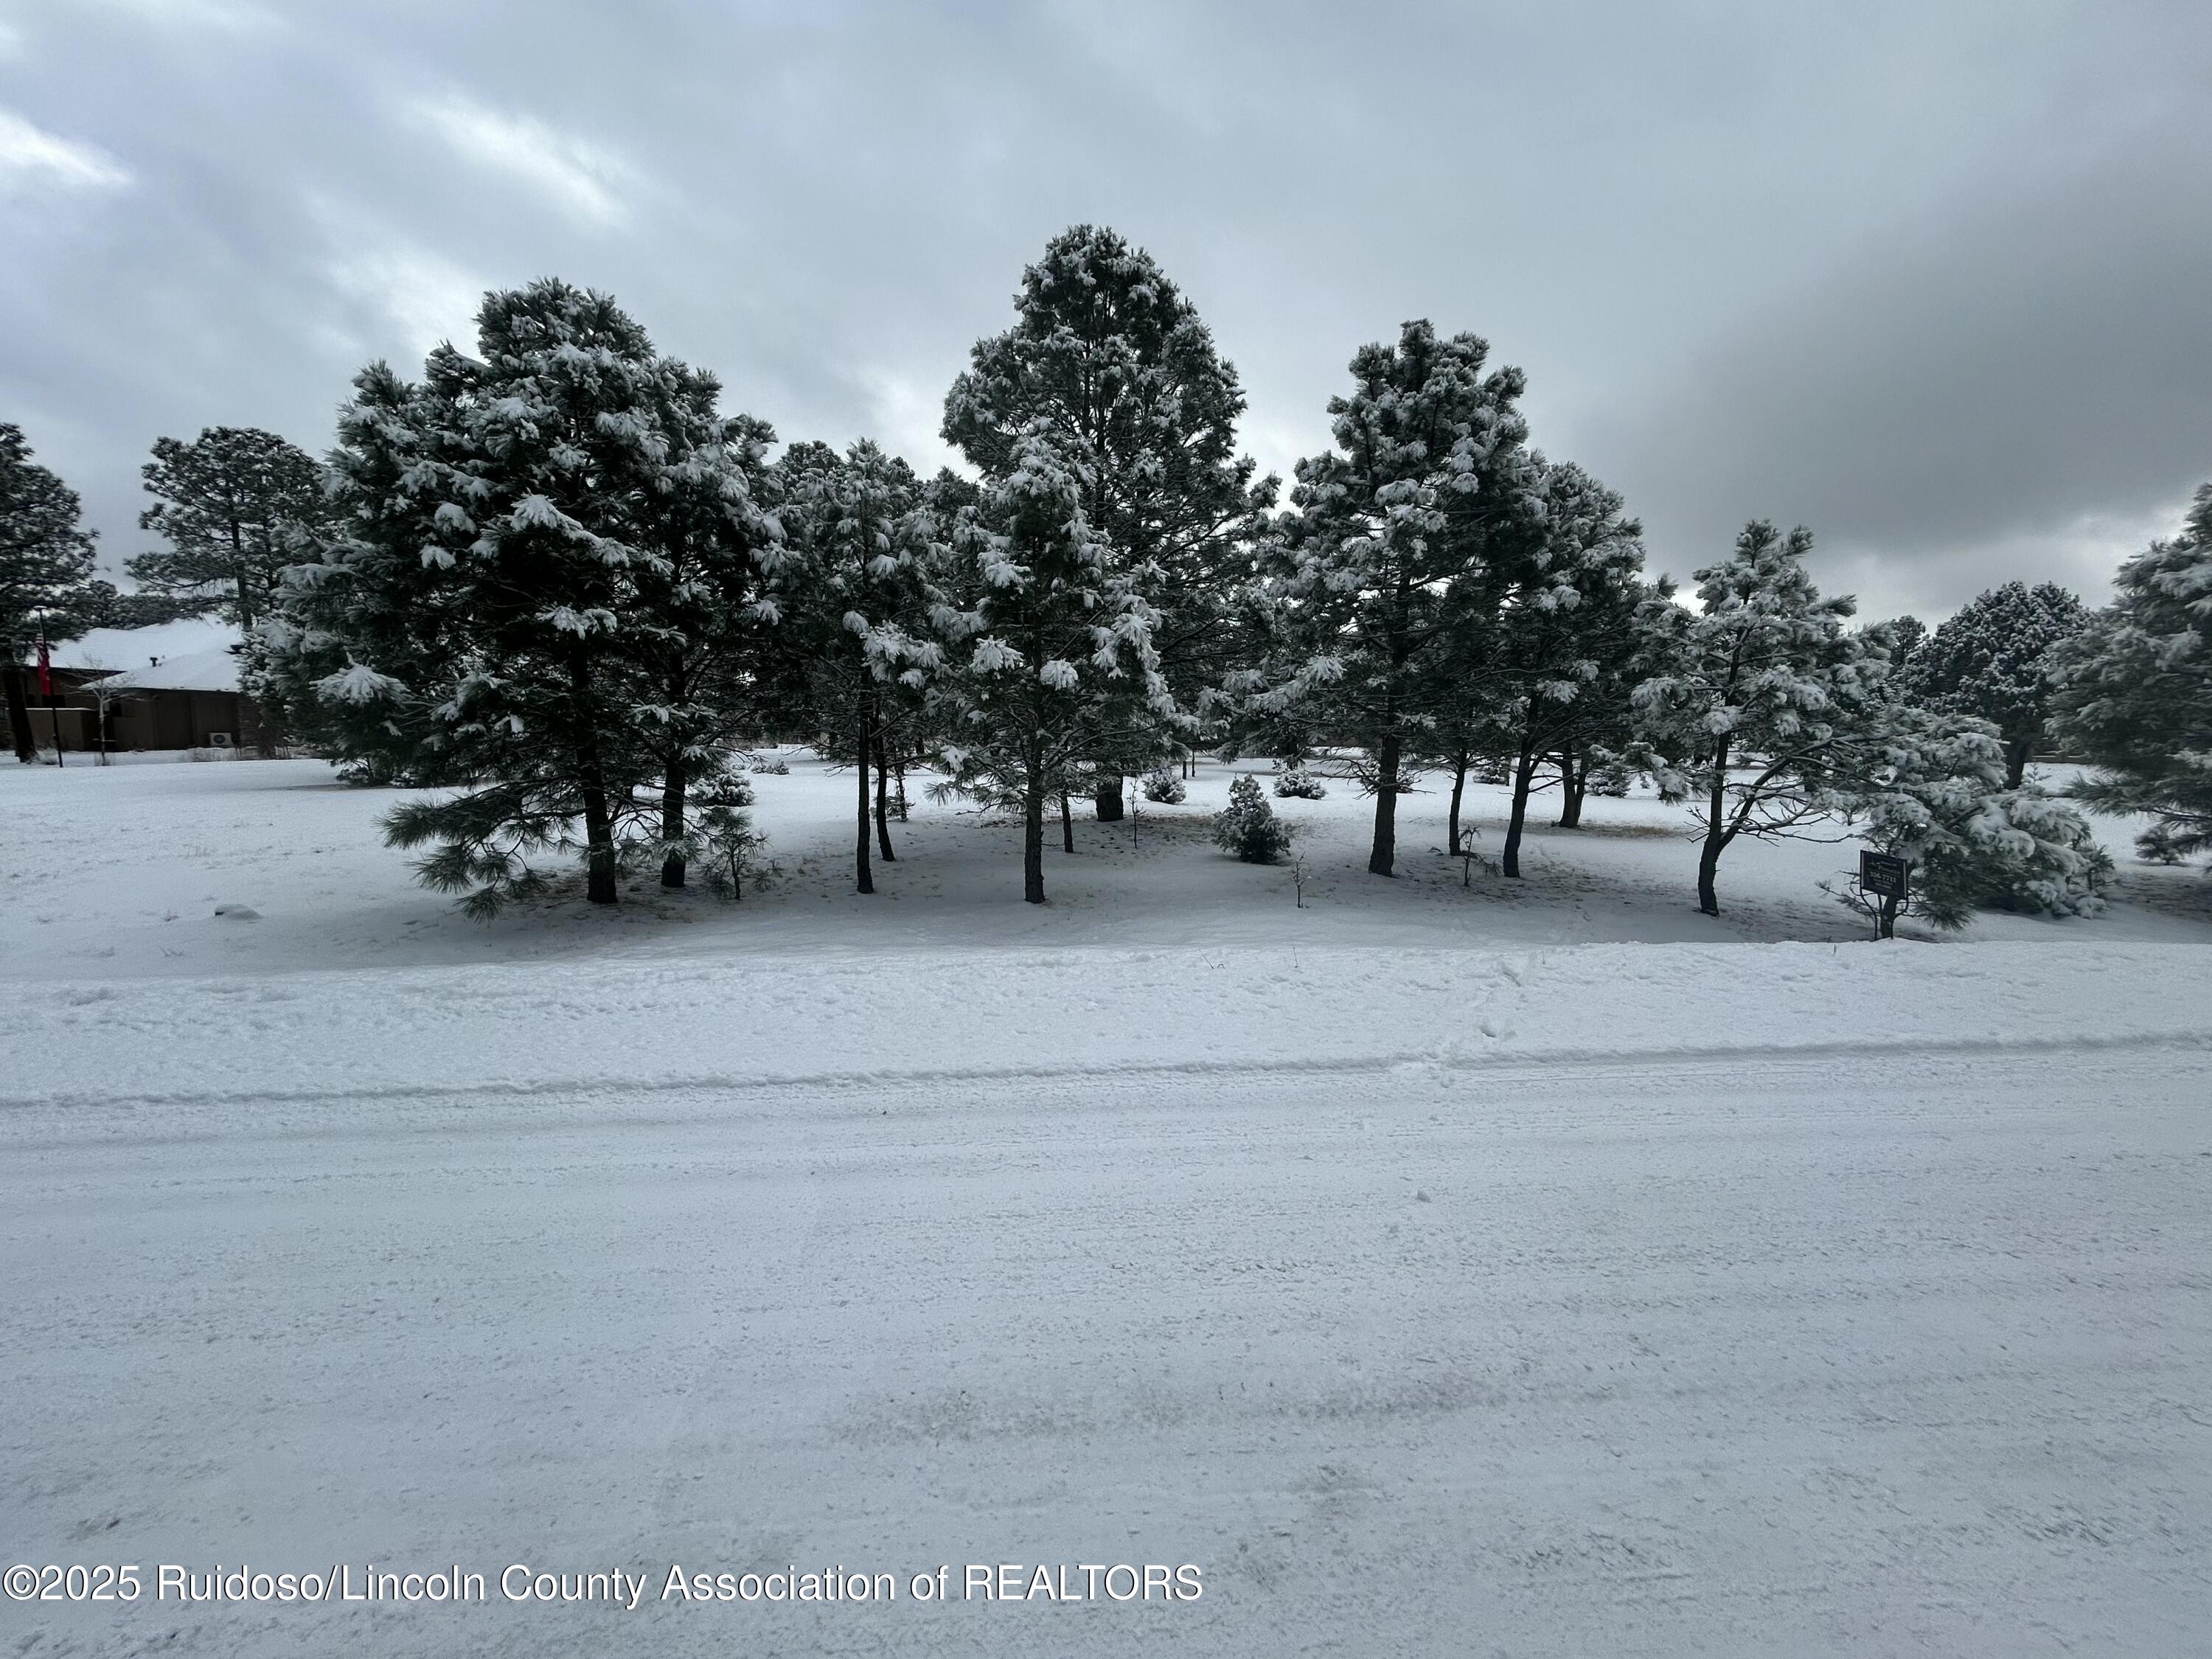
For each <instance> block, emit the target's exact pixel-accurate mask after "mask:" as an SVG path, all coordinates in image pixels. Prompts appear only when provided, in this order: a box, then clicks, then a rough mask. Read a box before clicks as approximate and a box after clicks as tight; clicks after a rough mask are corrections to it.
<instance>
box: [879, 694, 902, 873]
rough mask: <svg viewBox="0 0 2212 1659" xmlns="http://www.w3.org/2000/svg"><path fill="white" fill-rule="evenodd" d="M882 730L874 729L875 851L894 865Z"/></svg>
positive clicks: (888, 771) (895, 855)
mask: <svg viewBox="0 0 2212 1659" xmlns="http://www.w3.org/2000/svg"><path fill="white" fill-rule="evenodd" d="M890 782H891V781H890V767H888V766H887V765H885V764H884V728H883V727H882V726H877V727H876V851H877V853H878V854H879V855H881V857H882V859H883V861H884V863H885V864H896V863H897V862H898V854H896V853H894V852H893V851H892V850H891V795H890Z"/></svg>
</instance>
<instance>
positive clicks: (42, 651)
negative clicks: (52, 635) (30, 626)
mask: <svg viewBox="0 0 2212 1659" xmlns="http://www.w3.org/2000/svg"><path fill="white" fill-rule="evenodd" d="M39 695H40V696H42V697H51V696H53V695H54V675H53V667H52V663H51V661H50V660H49V659H48V658H47V656H46V635H44V634H41V635H39Z"/></svg>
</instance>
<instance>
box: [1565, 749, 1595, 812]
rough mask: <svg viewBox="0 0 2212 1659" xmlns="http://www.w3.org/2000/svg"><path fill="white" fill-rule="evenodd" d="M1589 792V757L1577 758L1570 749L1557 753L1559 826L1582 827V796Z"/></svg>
mask: <svg viewBox="0 0 2212 1659" xmlns="http://www.w3.org/2000/svg"><path fill="white" fill-rule="evenodd" d="M1588 793H1589V757H1588V756H1584V757H1582V758H1581V759H1579V760H1577V758H1576V756H1575V751H1574V750H1571V749H1568V750H1562V751H1561V752H1560V755H1559V828H1560V829H1581V828H1582V827H1583V796H1584V795H1586V794H1588Z"/></svg>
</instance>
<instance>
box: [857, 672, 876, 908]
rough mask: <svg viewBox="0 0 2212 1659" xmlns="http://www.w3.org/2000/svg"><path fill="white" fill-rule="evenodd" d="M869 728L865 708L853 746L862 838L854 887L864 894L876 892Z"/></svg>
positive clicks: (858, 843)
mask: <svg viewBox="0 0 2212 1659" xmlns="http://www.w3.org/2000/svg"><path fill="white" fill-rule="evenodd" d="M868 727H869V721H868V714H867V711H866V708H863V709H862V710H861V711H860V741H859V742H858V743H856V744H854V746H853V770H854V773H855V774H856V775H858V777H859V778H860V818H859V823H860V836H859V838H858V839H857V840H856V841H855V842H854V844H853V886H854V890H855V891H857V892H862V893H872V892H874V891H875V890H876V878H875V875H874V872H872V871H871V870H870V869H869V868H868V838H869V836H870V835H871V833H872V825H871V824H870V823H869V822H868V747H869V739H870V738H872V737H873V736H874V733H873V732H871V731H870V730H869V729H868Z"/></svg>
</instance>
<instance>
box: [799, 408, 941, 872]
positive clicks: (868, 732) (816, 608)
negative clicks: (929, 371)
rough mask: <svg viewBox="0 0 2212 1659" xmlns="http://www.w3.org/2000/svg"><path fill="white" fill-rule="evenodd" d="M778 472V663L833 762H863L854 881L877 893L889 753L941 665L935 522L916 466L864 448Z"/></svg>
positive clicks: (804, 450) (888, 849)
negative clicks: (934, 611)
mask: <svg viewBox="0 0 2212 1659" xmlns="http://www.w3.org/2000/svg"><path fill="white" fill-rule="evenodd" d="M776 471H777V474H778V477H779V480H780V483H781V491H780V494H781V501H782V506H781V510H780V514H779V516H780V518H781V521H782V524H783V528H784V533H785V537H786V538H787V543H788V545H789V549H790V558H789V562H788V565H787V570H786V572H785V574H784V575H783V576H782V578H781V580H779V583H778V595H777V604H778V605H779V608H780V611H781V620H780V623H779V625H778V629H777V632H778V636H779V638H778V643H779V646H780V647H781V648H780V652H779V657H780V659H781V663H782V665H783V667H784V671H785V674H786V676H787V678H788V679H789V680H790V681H792V682H793V696H792V699H791V701H792V702H793V703H794V704H795V706H797V707H798V708H803V709H804V710H805V720H807V722H808V723H809V725H811V726H812V727H813V728H814V730H815V732H816V737H817V742H818V743H819V744H821V747H822V750H823V754H824V755H827V756H832V757H838V758H841V759H842V758H848V757H849V758H850V759H851V761H852V763H853V768H854V775H855V783H856V793H857V807H856V814H855V839H854V849H853V878H854V885H855V887H856V888H857V889H858V890H860V891H861V892H863V893H872V892H873V891H875V877H874V873H873V872H872V869H871V868H870V862H869V839H870V829H871V819H872V828H873V831H874V840H875V843H876V853H877V854H878V856H880V857H881V858H883V859H884V860H885V861H887V862H888V861H892V860H896V856H897V855H896V852H895V851H894V849H893V848H892V845H891V832H890V783H889V777H890V757H891V755H892V753H893V752H894V750H895V749H896V750H897V751H898V752H904V750H905V747H906V746H907V745H909V744H911V741H912V738H913V735H914V734H913V732H912V730H911V726H912V725H913V721H914V717H915V714H917V713H918V711H919V709H920V707H921V692H922V688H923V686H924V685H925V684H926V683H927V675H928V673H929V671H931V670H932V669H933V668H935V667H936V666H937V665H938V664H939V662H940V661H941V660H942V659H943V647H942V645H941V644H940V643H939V641H937V640H936V639H934V638H933V637H931V636H930V634H929V613H928V600H929V590H928V586H927V581H926V580H925V567H926V564H927V557H928V554H929V549H930V532H931V527H932V523H933V520H932V518H931V515H930V514H929V513H927V511H926V510H925V509H924V507H923V505H922V487H921V480H920V479H918V478H916V477H915V475H914V472H913V471H912V469H911V468H909V467H908V465H907V464H906V463H905V462H904V461H902V460H900V459H898V458H897V457H896V456H893V455H887V454H885V453H884V452H883V451H882V450H881V449H879V448H878V447H876V446H875V445H874V444H872V443H870V442H867V441H865V440H864V441H861V442H859V443H856V444H854V446H853V447H852V448H851V449H850V450H848V452H847V453H845V454H843V455H840V454H838V453H837V452H836V450H834V449H832V448H830V447H829V445H827V444H819V443H811V444H793V446H792V447H791V448H790V449H788V450H787V451H786V452H785V453H784V455H783V458H782V459H781V460H780V461H778V462H777V464H776ZM871 769H872V771H873V776H874V788H873V791H872V792H871V789H870V787H869V779H870V774H871Z"/></svg>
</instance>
